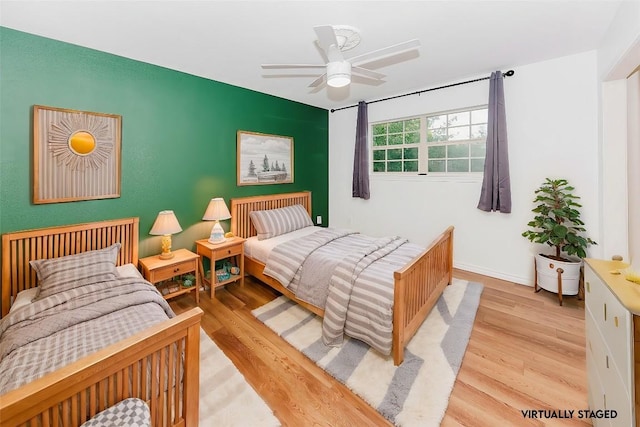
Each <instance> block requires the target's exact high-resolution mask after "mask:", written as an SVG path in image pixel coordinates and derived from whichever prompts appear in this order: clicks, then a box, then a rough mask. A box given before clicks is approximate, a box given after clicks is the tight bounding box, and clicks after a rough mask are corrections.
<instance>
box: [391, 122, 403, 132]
mask: <svg viewBox="0 0 640 427" xmlns="http://www.w3.org/2000/svg"><path fill="white" fill-rule="evenodd" d="M402 123H403V122H391V123H389V133H398V132H402V131H403V130H404V127H403V125H402Z"/></svg>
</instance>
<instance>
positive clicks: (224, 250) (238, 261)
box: [196, 237, 245, 298]
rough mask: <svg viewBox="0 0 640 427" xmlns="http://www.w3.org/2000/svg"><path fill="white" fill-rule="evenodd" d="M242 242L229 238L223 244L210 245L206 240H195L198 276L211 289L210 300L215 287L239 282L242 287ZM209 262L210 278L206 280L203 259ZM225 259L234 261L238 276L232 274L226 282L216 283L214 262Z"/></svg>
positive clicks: (242, 240)
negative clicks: (198, 261)
mask: <svg viewBox="0 0 640 427" xmlns="http://www.w3.org/2000/svg"><path fill="white" fill-rule="evenodd" d="M244 241H245V239H243V238H242V237H231V238H229V239H227V240H226V241H225V242H223V243H218V244H212V243H209V241H208V240H207V239H202V240H196V251H197V252H198V255H200V274H201V275H202V281H203V282H204V283H206V284H207V285H209V287H210V288H211V298H213V296H214V294H215V290H216V288H217V287H220V286H224V285H226V284H227V283H232V282H235V281H237V280H240V286H244ZM205 257H206V258H209V259H210V260H211V276H210V277H209V278H207V275H206V274H205V272H204V267H203V266H202V261H203V258H205ZM227 258H234V259H235V266H236V267H238V268H239V269H240V271H239V272H238V274H232V275H231V277H229V278H228V279H226V280H222V281H218V279H217V278H216V272H215V265H216V261H220V260H223V259H227Z"/></svg>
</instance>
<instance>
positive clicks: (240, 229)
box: [231, 191, 453, 366]
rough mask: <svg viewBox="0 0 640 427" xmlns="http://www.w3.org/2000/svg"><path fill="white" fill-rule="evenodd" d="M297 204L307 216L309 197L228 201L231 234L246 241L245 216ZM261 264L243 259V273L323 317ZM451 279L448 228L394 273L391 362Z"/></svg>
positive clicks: (248, 225) (400, 358)
mask: <svg viewBox="0 0 640 427" xmlns="http://www.w3.org/2000/svg"><path fill="white" fill-rule="evenodd" d="M296 204H300V205H302V206H304V207H305V209H306V210H307V212H308V213H309V215H311V193H310V192H308V191H303V192H297V193H284V194H272V195H267V196H252V197H242V198H237V199H231V231H233V233H234V234H236V235H238V236H240V237H244V238H249V237H252V236H255V235H256V230H255V228H254V227H253V224H251V221H250V217H249V214H250V213H251V212H252V211H254V210H265V209H276V208H281V207H285V206H291V205H296ZM263 270H264V264H263V263H261V262H259V261H256V260H253V259H251V258H249V257H246V256H245V272H246V273H247V274H250V275H252V276H254V277H256V278H258V279H259V280H261V281H262V282H264V283H266V284H267V285H269V286H271V287H272V288H274V289H275V290H277V291H279V292H280V293H282V294H284V295H286V296H287V297H289V298H290V299H292V300H294V301H296V302H297V303H299V304H300V305H302V306H304V307H306V308H307V309H309V310H310V311H311V312H313V313H315V314H317V315H319V316H323V315H324V310H322V309H321V308H318V307H315V306H313V305H311V304H309V303H306V302H305V301H302V300H300V299H297V298H296V297H295V295H294V294H293V293H292V292H291V291H289V290H288V289H287V288H285V287H284V286H282V285H281V284H280V283H278V282H277V281H276V280H275V279H273V278H271V277H268V276H265V275H264V273H263ZM452 279H453V227H448V228H447V229H446V230H445V231H444V232H443V233H442V234H441V235H440V236H438V237H437V238H436V239H435V240H434V241H433V242H432V243H431V244H430V245H429V247H427V248H426V249H425V250H424V252H423V253H422V254H420V255H419V256H418V257H416V258H415V259H413V260H412V261H411V262H410V263H409V264H407V265H406V266H405V267H404V268H402V269H401V270H398V271H396V272H395V273H394V281H395V285H394V286H395V288H394V303H393V344H392V352H393V361H394V364H395V365H396V366H397V365H399V364H401V363H402V361H403V359H404V348H405V347H406V345H407V343H408V342H409V341H410V340H411V338H412V337H413V335H414V334H415V333H416V331H417V330H418V328H419V327H420V325H421V324H422V322H423V321H424V319H425V318H426V317H427V315H428V314H429V312H430V311H431V309H432V308H433V306H434V305H435V303H436V301H438V298H440V295H442V292H443V291H444V289H445V288H446V286H447V285H448V284H450V283H451V281H452Z"/></svg>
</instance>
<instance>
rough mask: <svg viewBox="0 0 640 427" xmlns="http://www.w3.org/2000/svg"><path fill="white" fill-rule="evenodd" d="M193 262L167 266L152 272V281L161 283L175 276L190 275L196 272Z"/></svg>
mask: <svg viewBox="0 0 640 427" xmlns="http://www.w3.org/2000/svg"><path fill="white" fill-rule="evenodd" d="M196 268H197V267H196V264H195V260H193V261H185V262H181V263H179V264H174V265H169V266H166V267H163V268H160V269H158V270H155V271H153V272H152V275H153V281H154V282H161V281H163V280H168V279H171V278H172V277H175V276H180V275H181V274H185V273H191V272H195V271H196Z"/></svg>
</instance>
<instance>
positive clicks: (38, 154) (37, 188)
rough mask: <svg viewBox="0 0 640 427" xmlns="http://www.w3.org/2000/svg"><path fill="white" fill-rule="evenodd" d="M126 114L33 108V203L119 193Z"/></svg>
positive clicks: (89, 198) (99, 196) (91, 197)
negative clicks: (123, 128) (122, 131)
mask: <svg viewBox="0 0 640 427" xmlns="http://www.w3.org/2000/svg"><path fill="white" fill-rule="evenodd" d="M121 122H122V117H121V116H118V115H114V114H103V113H91V112H88V111H76V110H68V109H62V108H53V107H43V106H41V105H34V107H33V203H35V204H43V203H59V202H73V201H77V200H92V199H108V198H116V197H120V150H121Z"/></svg>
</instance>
